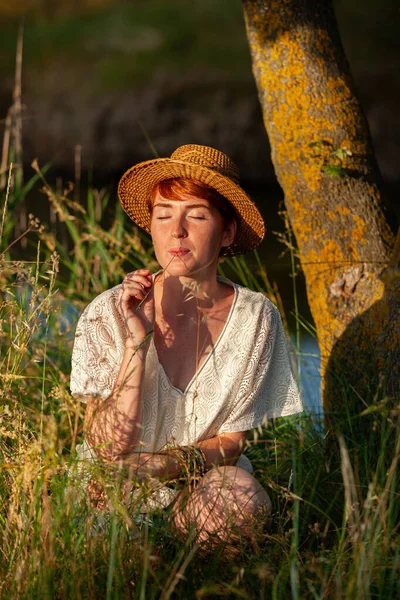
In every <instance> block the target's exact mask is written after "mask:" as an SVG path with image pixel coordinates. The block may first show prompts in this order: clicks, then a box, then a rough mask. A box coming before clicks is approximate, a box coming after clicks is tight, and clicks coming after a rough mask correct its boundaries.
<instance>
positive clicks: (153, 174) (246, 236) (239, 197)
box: [118, 158, 265, 256]
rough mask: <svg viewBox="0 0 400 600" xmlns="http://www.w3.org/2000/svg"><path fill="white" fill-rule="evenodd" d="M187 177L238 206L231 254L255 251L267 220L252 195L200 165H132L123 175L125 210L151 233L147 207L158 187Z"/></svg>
mask: <svg viewBox="0 0 400 600" xmlns="http://www.w3.org/2000/svg"><path fill="white" fill-rule="evenodd" d="M176 177H185V178H188V179H192V180H195V181H199V182H201V183H204V184H206V185H209V186H210V187H212V188H214V189H215V190H216V191H217V192H219V193H220V194H221V195H222V196H224V197H225V198H226V199H227V200H228V201H229V202H230V203H231V204H232V206H233V207H234V208H235V212H236V215H237V224H238V227H237V232H236V236H235V241H234V243H233V244H231V246H229V248H228V249H227V252H226V254H227V255H231V256H233V255H237V254H244V253H245V252H250V251H251V250H254V249H255V248H256V247H257V246H258V245H259V244H260V242H261V241H262V239H263V238H264V235H265V224H264V220H263V218H262V216H261V214H260V212H259V210H258V208H257V207H256V206H255V204H254V203H253V201H252V200H251V198H250V197H249V196H248V195H247V194H246V192H245V191H244V190H243V189H242V188H241V187H240V185H238V184H236V183H235V182H234V181H232V179H230V178H229V177H226V176H224V175H222V174H221V173H219V172H218V171H214V170H213V169H209V168H207V167H203V166H202V165H198V164H191V163H188V162H183V161H179V160H174V159H171V158H157V159H152V160H147V161H145V162H142V163H139V164H137V165H135V166H134V167H131V168H130V169H128V171H126V172H125V173H124V175H123V176H122V178H121V180H120V182H119V185H118V195H119V199H120V202H121V205H122V208H123V209H124V211H125V212H126V213H127V214H128V215H129V217H130V218H131V219H132V220H133V221H134V222H135V223H136V224H137V225H139V226H140V227H142V229H144V230H145V231H147V232H148V233H150V220H151V215H150V212H149V209H148V206H147V200H148V198H150V195H151V192H152V190H153V188H154V186H155V185H156V184H157V183H159V182H160V181H164V180H165V179H172V178H176Z"/></svg>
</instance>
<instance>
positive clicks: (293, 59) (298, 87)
mask: <svg viewBox="0 0 400 600" xmlns="http://www.w3.org/2000/svg"><path fill="white" fill-rule="evenodd" d="M243 8H244V15H245V22H246V29H247V36H248V40H249V44H250V49H251V55H252V63H253V72H254V76H255V79H256V83H257V86H258V92H259V98H260V102H261V107H262V111H263V118H264V123H265V127H266V130H267V133H268V136H269V140H270V144H271V152H272V160H273V164H274V167H275V171H276V175H277V177H278V180H279V182H280V184H281V186H282V189H283V191H284V194H285V205H286V209H287V212H288V215H289V219H290V223H291V226H292V228H293V232H294V234H295V237H296V241H297V246H298V250H299V257H300V261H301V266H302V268H303V271H304V274H305V278H306V286H307V296H308V301H309V305H310V309H311V313H312V315H313V318H314V321H315V325H316V329H317V336H318V342H319V346H320V350H321V355H322V375H323V381H325V391H324V406H325V408H328V407H329V408H332V406H333V405H335V406H339V408H343V406H342V401H343V398H342V401H341V398H340V397H338V386H337V383H338V379H339V378H340V379H342V380H343V379H346V386H347V389H350V390H352V391H353V392H354V394H355V397H356V398H358V401H359V402H360V406H359V407H360V408H365V405H364V404H368V403H369V402H370V400H368V398H371V395H370V393H372V394H374V393H376V390H377V385H378V383H377V382H378V380H379V379H382V376H385V377H386V383H387V385H388V386H389V389H390V391H391V393H396V391H397V390H398V381H399V375H400V373H399V367H398V364H399V363H400V355H399V338H400V322H399V310H398V306H399V305H398V301H399V282H400V279H399V276H398V269H397V267H398V264H397V263H398V256H397V257H394V258H393V257H392V264H391V268H388V267H389V264H390V261H391V253H392V251H393V250H392V249H393V243H394V240H393V234H392V232H391V230H390V227H389V225H388V222H387V219H386V216H385V212H384V209H383V204H382V201H381V192H380V183H379V182H380V178H379V173H378V169H377V166H376V163H375V159H374V154H373V149H372V144H371V140H370V135H369V131H368V125H367V122H366V119H365V117H364V115H363V113H362V110H361V107H360V104H359V102H358V100H357V97H356V95H355V91H354V86H353V81H352V78H351V75H350V71H349V66H348V63H347V60H346V57H345V55H344V51H343V48H342V44H341V41H340V36H339V33H338V28H337V24H336V19H335V15H334V11H333V7H332V4H331V2H330V0H243ZM396 336H397V337H396ZM371 361H372V362H371ZM389 361H390V362H391V361H397V363H398V364H397V366H395V365H394V364H393V365H391V364H389ZM328 363H329V366H328ZM374 374H375V375H376V377H375V376H374ZM372 380H374V381H375V384H374V385H372V386H371V381H372ZM372 388H373V389H372ZM342 393H343V391H341V392H340V394H342Z"/></svg>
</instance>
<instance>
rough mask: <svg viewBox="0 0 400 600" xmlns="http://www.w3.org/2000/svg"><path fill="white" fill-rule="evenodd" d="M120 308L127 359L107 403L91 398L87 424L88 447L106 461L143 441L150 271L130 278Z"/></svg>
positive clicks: (151, 323) (150, 326) (150, 310)
mask: <svg viewBox="0 0 400 600" xmlns="http://www.w3.org/2000/svg"><path fill="white" fill-rule="evenodd" d="M117 307H118V310H119V311H120V313H121V315H122V316H123V317H124V319H125V322H126V326H127V329H128V332H129V335H128V338H127V341H126V344H125V352H124V356H123V359H122V363H121V366H120V369H119V373H118V376H117V379H116V382H115V385H114V389H113V391H112V393H111V394H110V396H109V397H108V398H106V399H102V398H89V401H88V404H87V409H86V414H85V423H84V431H85V436H86V439H87V441H88V443H89V445H90V446H92V448H93V449H94V451H95V452H96V454H97V455H98V456H99V457H101V458H104V459H106V460H115V459H116V458H119V457H120V456H121V455H124V454H126V453H127V452H130V451H132V449H133V448H134V447H135V446H136V445H137V443H138V441H139V439H140V434H141V428H142V411H143V398H142V395H143V376H144V369H145V359H146V354H147V350H148V346H149V339H150V335H151V333H152V330H153V327H154V299H153V293H152V280H151V274H150V271H148V270H147V269H140V270H138V271H134V272H133V273H130V274H129V275H127V277H126V278H125V279H124V282H123V284H122V287H121V291H120V294H119V299H118V305H117Z"/></svg>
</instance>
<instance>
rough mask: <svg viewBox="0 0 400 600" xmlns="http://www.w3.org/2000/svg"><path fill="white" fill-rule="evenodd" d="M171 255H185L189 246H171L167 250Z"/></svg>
mask: <svg viewBox="0 0 400 600" xmlns="http://www.w3.org/2000/svg"><path fill="white" fill-rule="evenodd" d="M168 252H169V254H171V255H172V256H185V255H186V254H188V253H189V252H190V250H189V248H171V249H170V250H168Z"/></svg>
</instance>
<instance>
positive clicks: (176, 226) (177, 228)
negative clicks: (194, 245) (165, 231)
mask: <svg viewBox="0 0 400 600" xmlns="http://www.w3.org/2000/svg"><path fill="white" fill-rule="evenodd" d="M186 236H187V231H186V229H185V225H184V217H183V216H179V217H177V218H176V219H174V221H173V223H172V229H171V237H173V238H175V239H180V238H185V237H186Z"/></svg>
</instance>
